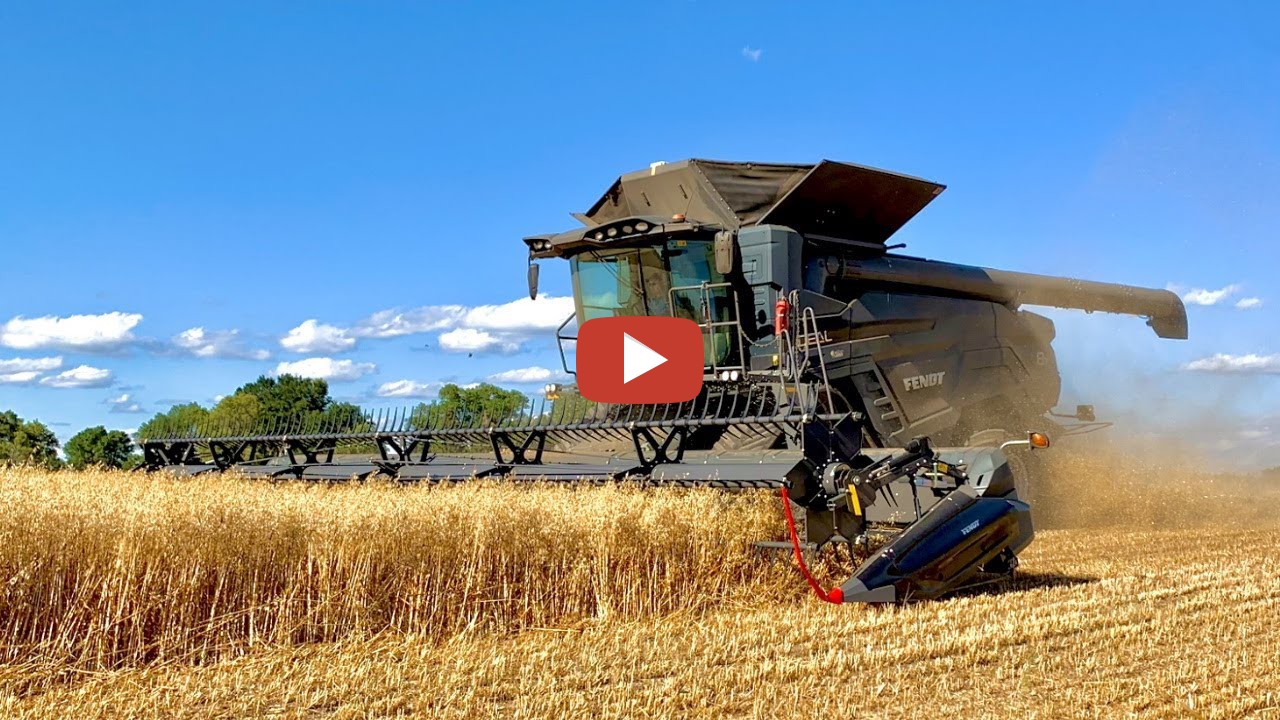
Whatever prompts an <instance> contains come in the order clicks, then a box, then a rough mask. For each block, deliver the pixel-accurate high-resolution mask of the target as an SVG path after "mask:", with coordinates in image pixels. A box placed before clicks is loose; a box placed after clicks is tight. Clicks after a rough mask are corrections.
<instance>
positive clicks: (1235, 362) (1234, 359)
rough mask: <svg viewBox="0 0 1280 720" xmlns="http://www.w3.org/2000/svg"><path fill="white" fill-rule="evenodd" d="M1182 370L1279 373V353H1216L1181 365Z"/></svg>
mask: <svg viewBox="0 0 1280 720" xmlns="http://www.w3.org/2000/svg"><path fill="white" fill-rule="evenodd" d="M1182 369H1184V370H1191V371H1193V372H1210V373H1239V374H1250V375H1280V354H1276V355H1257V354H1254V353H1249V354H1247V355H1229V354H1226V353H1218V354H1216V355H1212V356H1210V357H1206V358H1200V359H1199V360H1192V361H1191V362H1189V363H1187V364H1186V365H1184V366H1182Z"/></svg>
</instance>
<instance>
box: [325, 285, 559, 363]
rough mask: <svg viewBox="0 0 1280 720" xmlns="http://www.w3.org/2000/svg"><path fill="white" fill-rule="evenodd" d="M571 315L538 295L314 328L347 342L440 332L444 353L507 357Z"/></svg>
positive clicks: (383, 314)
mask: <svg viewBox="0 0 1280 720" xmlns="http://www.w3.org/2000/svg"><path fill="white" fill-rule="evenodd" d="M572 314H573V298H571V297H557V296H554V295H542V296H539V297H538V298H537V299H536V300H531V299H529V298H520V299H519V300H513V301H511V302H508V303H501V304H497V305H476V306H473V307H468V306H465V305H427V306H424V307H420V308H415V309H412V310H403V311H402V310H383V311H381V312H376V313H374V314H372V315H370V316H369V317H367V318H365V319H364V320H361V321H360V322H358V323H356V325H355V326H354V327H352V328H351V329H349V330H345V329H342V328H337V327H333V326H320V327H330V328H332V329H333V330H335V331H337V332H338V333H341V334H342V337H344V338H347V339H351V340H352V342H354V338H360V337H369V338H392V337H400V336H403V335H415V334H421V333H429V332H441V331H444V332H443V334H442V335H441V336H440V347H442V348H443V349H445V350H449V351H452V352H485V351H491V350H496V351H500V352H513V351H515V350H517V349H519V347H520V345H521V344H523V343H524V342H525V341H527V340H529V339H531V338H534V337H538V336H545V337H549V336H550V332H551V331H552V330H554V329H555V328H557V327H559V325H560V323H562V322H564V319H565V318H566V317H568V316H569V315H572ZM304 325H305V323H304ZM300 327H301V326H300ZM319 351H320V350H317V352H319ZM336 351H337V350H336V349H334V350H326V351H325V352H336Z"/></svg>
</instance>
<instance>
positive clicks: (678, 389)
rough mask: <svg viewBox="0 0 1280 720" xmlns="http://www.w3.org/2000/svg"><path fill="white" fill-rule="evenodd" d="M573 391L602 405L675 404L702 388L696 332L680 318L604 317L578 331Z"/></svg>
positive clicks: (694, 326)
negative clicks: (576, 379)
mask: <svg viewBox="0 0 1280 720" xmlns="http://www.w3.org/2000/svg"><path fill="white" fill-rule="evenodd" d="M577 371H578V391H579V392H580V393H582V396H583V397H585V398H586V399H588V400H591V401H594V402H602V403H627V404H636V403H675V402H685V401H687V400H692V399H693V398H695V397H697V395H698V392H699V391H700V390H701V389H702V328H700V327H698V325H697V323H695V322H693V321H692V320H685V319H684V318H673V317H647V316H646V317H608V318H596V319H594V320H588V321H587V322H585V323H583V325H582V327H581V328H580V329H579V330H578V349H577Z"/></svg>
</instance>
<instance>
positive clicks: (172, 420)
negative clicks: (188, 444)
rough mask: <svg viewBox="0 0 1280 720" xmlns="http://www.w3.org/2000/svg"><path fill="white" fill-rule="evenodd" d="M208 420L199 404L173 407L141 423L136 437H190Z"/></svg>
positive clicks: (206, 413)
mask: <svg viewBox="0 0 1280 720" xmlns="http://www.w3.org/2000/svg"><path fill="white" fill-rule="evenodd" d="M208 419H209V411H208V410H207V409H205V408H204V407H203V406H201V405H200V404H199V403H183V404H181V405H174V406H173V407H171V408H169V410H168V412H162V413H156V416H155V417H153V418H151V419H150V420H148V421H146V422H144V423H142V425H141V426H140V427H139V428H138V436H139V437H143V438H158V437H170V436H174V435H179V436H181V435H191V434H193V433H196V432H197V431H200V430H202V429H203V428H204V426H205V425H206V424H207V421H208Z"/></svg>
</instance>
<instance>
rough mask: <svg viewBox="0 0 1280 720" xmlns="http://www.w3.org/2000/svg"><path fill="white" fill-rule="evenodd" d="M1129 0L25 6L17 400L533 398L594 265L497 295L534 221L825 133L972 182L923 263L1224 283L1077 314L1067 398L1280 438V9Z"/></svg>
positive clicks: (14, 292)
mask: <svg viewBox="0 0 1280 720" xmlns="http://www.w3.org/2000/svg"><path fill="white" fill-rule="evenodd" d="M1112 5H1113V4H1110V3H1071V4H1059V5H1054V6H1050V5H1046V4H1030V3H981V4H963V5H962V4H959V3H937V4H930V3H915V4H912V5H910V6H909V7H908V6H905V5H893V4H887V3H886V4H876V5H866V6H863V5H860V4H852V3H832V4H829V5H824V4H812V3H807V4H797V3H753V2H738V3H706V2H687V1H683V0H682V1H678V2H651V3H644V4H631V3H616V4H608V3H603V4H602V3H583V4H579V5H572V4H559V3H556V4H551V3H546V4H527V5H526V4H514V3H512V4H510V5H499V4H478V3H477V4H462V3H457V4H447V5H446V4H443V3H442V4H437V5H431V4H426V3H407V2H406V3H394V2H380V3H353V2H346V3H338V2H291V3H283V2H282V3H264V2H258V3H232V2H227V3H217V4H210V3H184V2H155V3H149V2H132V3H116V4H111V5H103V4H101V3H83V4H76V3H61V2H39V3H35V2H30V3H6V4H5V5H4V6H3V7H0V103H2V105H0V106H2V107H3V112H0V243H2V246H3V248H4V262H3V264H2V265H0V287H3V294H2V295H0V380H4V382H0V407H3V408H12V409H14V410H16V411H17V412H19V413H20V414H21V415H23V416H27V417H37V418H40V419H42V420H44V421H46V422H49V423H51V424H53V426H54V429H55V430H56V431H57V432H58V433H59V434H60V435H62V436H63V437H64V439H65V437H67V436H69V435H70V434H71V433H73V432H75V431H76V430H78V429H79V428H81V427H84V426H86V425H89V424H97V423H105V424H106V425H108V426H109V427H119V428H132V427H136V426H137V425H138V424H139V423H140V422H141V421H142V420H143V419H145V418H146V417H149V415H150V414H151V413H153V412H155V411H157V410H162V409H165V408H167V407H168V405H170V404H172V403H173V402H175V401H179V400H195V401H200V402H205V403H208V402H210V401H212V399H213V398H214V397H216V396H218V395H220V394H224V393H227V392H229V391H230V390H232V389H234V388H235V387H236V386H237V385H239V384H241V383H243V382H246V381H249V380H251V379H253V378H254V377H256V376H257V375H259V374H261V373H264V372H271V371H274V370H277V369H278V368H279V367H280V364H281V363H299V362H302V363H304V364H303V365H300V366H299V365H289V366H286V367H289V368H293V369H300V370H304V371H306V372H310V373H319V374H327V375H329V376H331V377H333V378H334V379H335V381H334V382H333V383H332V390H333V394H334V395H335V396H338V397H341V398H346V399H355V400H360V401H361V402H364V403H366V404H371V405H377V404H391V403H395V404H404V403H408V402H413V401H415V399H414V398H412V397H408V396H409V395H429V394H430V393H431V391H432V390H433V388H434V387H436V386H437V384H438V383H440V382H443V381H456V382H471V381H476V380H482V379H486V378H489V377H495V376H497V377H504V378H521V377H523V378H528V379H533V378H538V380H537V382H534V383H530V384H525V385H519V384H515V385H512V386H513V387H523V388H525V389H529V390H533V389H536V388H539V387H540V386H541V384H542V378H543V376H544V374H543V373H539V372H537V371H530V370H528V369H529V368H547V369H551V370H555V369H558V365H559V360H558V356H557V355H556V352H555V350H554V342H553V341H551V340H550V335H551V333H550V331H548V330H547V329H546V328H547V327H548V326H554V325H555V324H557V323H558V322H559V320H560V319H561V318H562V316H563V315H565V314H567V312H568V311H567V309H566V308H565V304H564V301H563V300H556V299H555V298H556V297H561V298H563V296H564V295H566V294H567V292H568V277H567V268H566V267H565V266H564V265H559V266H556V265H550V264H548V265H544V268H543V273H542V276H543V289H544V294H545V295H549V296H550V297H551V299H549V300H548V299H545V298H544V299H542V300H540V301H539V304H537V305H531V304H529V303H528V302H527V301H526V302H524V303H519V304H517V305H514V306H510V307H499V308H496V309H495V308H489V309H486V307H485V306H503V305H505V304H506V303H511V302H513V301H517V300H518V299H519V298H521V297H522V296H523V294H524V291H523V287H524V270H525V258H524V250H523V246H522V245H521V243H520V242H519V238H520V237H521V236H523V235H526V234H531V233H534V232H545V231H554V230H560V229H566V228H568V227H571V226H572V225H573V224H574V223H573V221H572V220H571V219H570V218H569V216H568V213H569V212H571V211H580V210H585V209H586V208H587V207H588V206H589V205H590V204H591V203H592V202H593V201H594V200H595V198H596V197H598V196H599V194H600V192H601V191H603V190H604V189H605V188H606V187H607V186H608V184H609V183H610V182H611V181H612V179H613V178H614V177H616V176H617V175H618V174H619V173H621V172H624V171H629V170H633V169H637V168H641V167H644V166H646V165H647V164H648V163H650V162H652V161H655V160H677V159H681V158H685V157H690V156H696V157H711V158H719V159H751V160H772V161H813V160H817V159H820V158H833V159H840V160H848V161H852V162H858V163H863V164H868V165H874V166H879V167H885V168H889V169H893V170H898V171H902V172H906V173H910V174H914V175H919V176H923V177H927V178H929V179H933V180H937V181H939V182H943V183H946V184H947V185H948V186H949V189H948V190H947V192H946V193H944V194H943V195H942V196H941V197H940V198H939V199H938V200H937V201H936V202H935V203H934V204H933V205H931V206H930V207H929V209H928V210H926V211H925V212H924V213H922V214H921V216H920V217H918V218H917V219H916V220H914V221H913V222H912V223H911V224H909V225H908V226H907V227H906V228H904V230H903V231H902V232H901V233H900V235H899V237H898V238H897V239H899V240H901V241H905V242H907V243H908V244H909V252H911V253H913V254H918V255H925V256H929V257H936V258H941V259H948V260H953V261H961V262H969V263H974V264H983V265H990V266H996V267H1002V268H1008V269H1015V270H1024V271H1031V272H1043V273H1053V274H1066V275H1077V276H1083V277H1088V278H1091V279H1098V280H1108V281H1117V282H1126V283H1132V284H1139V285H1146V286H1152V287H1166V286H1170V287H1174V288H1176V289H1178V291H1179V292H1181V293H1184V294H1188V295H1189V297H1191V298H1193V299H1197V300H1199V301H1201V302H1204V303H1211V304H1206V305H1192V306H1191V307H1190V308H1189V311H1190V322H1191V333H1192V339H1191V340H1189V341H1187V342H1174V341H1161V340H1158V339H1157V338H1155V336H1154V335H1153V334H1152V333H1150V332H1149V331H1148V330H1147V328H1145V327H1144V326H1143V325H1142V323H1141V321H1140V320H1136V319H1132V318H1112V317H1103V316H1090V317H1085V316H1083V315H1078V314H1074V313H1065V312H1054V313H1051V315H1052V317H1054V319H1055V320H1056V321H1057V322H1058V327H1059V340H1058V342H1057V344H1056V347H1057V350H1058V353H1059V355H1060V358H1061V362H1062V365H1063V371H1064V378H1065V385H1066V392H1065V394H1064V401H1065V402H1067V403H1074V402H1077V401H1078V402H1090V401H1092V402H1094V403H1096V404H1097V405H1098V406H1099V410H1100V412H1109V413H1110V414H1111V415H1112V416H1114V417H1118V418H1126V419H1130V420H1131V421H1132V423H1133V425H1134V426H1135V427H1157V428H1164V429H1165V430H1167V431H1169V432H1178V433H1185V434H1186V436H1188V437H1190V438H1193V439H1195V440H1196V441H1204V437H1205V434H1204V432H1201V430H1199V429H1197V428H1206V427H1207V428H1211V429H1212V437H1213V440H1212V442H1211V443H1209V444H1208V446H1209V447H1210V449H1216V450H1219V451H1223V452H1228V451H1229V452H1233V453H1238V452H1248V453H1253V454H1254V455H1257V456H1258V457H1261V458H1263V459H1262V460H1260V462H1261V461H1268V460H1269V459H1270V458H1275V463H1280V449H1276V448H1280V417H1278V416H1280V410H1278V409H1277V408H1280V403H1278V401H1280V338H1277V333H1276V329H1277V327H1280V322H1278V321H1277V319H1278V317H1280V315H1278V313H1280V294H1278V293H1276V292H1274V290H1273V282H1272V276H1273V274H1274V271H1275V268H1276V266H1277V261H1278V260H1280V250H1278V249H1277V244H1276V229H1277V227H1280V203H1277V202H1276V199H1275V193H1276V190H1277V189H1280V45H1277V42H1276V40H1275V36H1274V28H1275V27H1276V26H1277V21H1280V17H1277V15H1280V11H1278V10H1276V9H1274V8H1275V6H1274V5H1272V4H1267V3H1252V4H1250V3H1235V4H1230V5H1229V6H1219V7H1213V8H1207V7H1202V6H1195V5H1190V4H1187V5H1184V4H1178V3H1150V4H1139V3H1134V4H1129V5H1127V6H1126V7H1124V8H1120V9H1117V8H1115V7H1113V6H1112ZM1197 290H1198V291H1204V292H1198V293H1197V292H1196V291H1197ZM1222 290H1226V292H1222V293H1220V294H1217V292H1216V291H1222ZM1251 298H1252V299H1256V301H1253V302H1250V301H1249V300H1248V299H1251ZM1241 301H1245V302H1244V306H1245V307H1243V308H1241V307H1237V305H1239V304H1240V303H1241ZM75 316H82V317H79V318H76V317H75ZM86 316H87V317H86ZM308 320H314V321H315V322H314V323H312V324H307V325H304V322H305V321H308ZM300 326H301V327H300ZM295 328H300V329H298V330H296V331H295ZM291 331H294V332H293V333H292V335H291V334H290V333H291ZM286 338H289V339H288V340H286ZM282 341H283V344H282ZM516 370H524V371H525V372H522V373H510V374H508V375H499V374H500V373H509V371H516ZM343 378H350V379H345V380H344V379H343ZM380 391H381V393H382V395H392V396H393V397H380V396H379V392H380ZM125 395H127V396H128V398H127V400H123V401H120V402H115V403H113V402H112V401H119V400H120V398H121V396H125ZM1152 407H1158V408H1159V411H1158V412H1156V413H1154V417H1153V413H1151V412H1144V409H1145V410H1149V409H1150V408H1152ZM123 411H134V412H123ZM1267 447H1270V448H1272V449H1271V450H1267V449H1265V448H1267ZM1242 448H1243V449H1242ZM1259 453H1261V455H1259Z"/></svg>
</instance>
